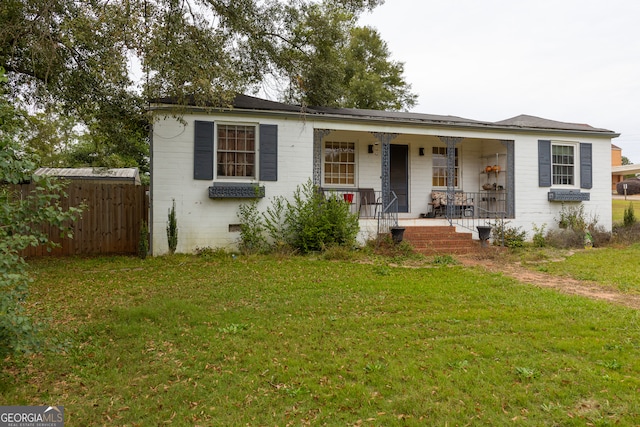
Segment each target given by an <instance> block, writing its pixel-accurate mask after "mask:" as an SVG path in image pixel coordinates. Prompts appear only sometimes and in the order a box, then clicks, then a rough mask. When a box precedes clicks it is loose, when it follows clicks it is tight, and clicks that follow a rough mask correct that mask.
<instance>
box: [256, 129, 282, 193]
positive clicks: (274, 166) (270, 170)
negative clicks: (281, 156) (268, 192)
mask: <svg viewBox="0 0 640 427" xmlns="http://www.w3.org/2000/svg"><path fill="white" fill-rule="evenodd" d="M277 180H278V125H260V181H277Z"/></svg>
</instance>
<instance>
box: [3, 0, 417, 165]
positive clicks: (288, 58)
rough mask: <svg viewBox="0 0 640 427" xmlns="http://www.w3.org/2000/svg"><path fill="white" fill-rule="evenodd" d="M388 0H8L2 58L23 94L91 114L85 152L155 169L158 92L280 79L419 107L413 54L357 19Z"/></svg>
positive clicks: (197, 91)
mask: <svg viewBox="0 0 640 427" xmlns="http://www.w3.org/2000/svg"><path fill="white" fill-rule="evenodd" d="M382 2H383V0H324V1H322V2H318V1H315V0H85V1H70V0H3V1H2V2H0V66H3V67H4V68H5V69H6V70H7V75H8V77H9V79H10V81H9V88H10V90H11V94H12V96H13V100H14V102H16V103H18V102H22V103H25V104H29V105H30V106H36V108H37V109H38V111H39V112H45V111H55V112H56V114H55V115H51V117H54V118H57V120H59V119H60V118H61V117H63V118H65V120H75V121H77V122H78V123H81V124H82V130H83V131H84V132H85V135H84V136H83V137H82V141H83V143H82V144H81V145H80V146H79V147H77V148H75V149H73V150H72V161H73V162H74V163H76V164H77V163H83V162H84V163H87V162H93V163H94V164H96V165H106V166H127V165H129V164H131V165H133V164H136V165H139V166H142V167H143V169H145V167H146V162H147V146H146V137H147V133H148V118H147V115H146V106H147V103H148V100H149V99H153V98H157V97H167V96H168V97H173V98H174V99H176V100H178V101H179V103H182V104H185V103H187V102H195V103H197V104H198V105H208V106H216V105H218V106H220V105H228V103H229V102H230V101H231V99H232V97H233V95H234V94H235V93H237V92H257V91H258V90H260V89H262V88H263V87H264V86H263V84H264V83H265V82H272V81H280V82H285V84H283V85H280V86H279V87H278V92H277V94H276V96H277V97H279V98H281V99H288V100H291V101H295V102H299V103H301V104H316V105H330V106H353V107H363V108H390V109H405V108H408V107H410V106H412V105H413V103H414V102H415V96H414V95H412V94H411V93H410V92H409V86H408V85H407V84H406V82H405V81H404V79H403V77H402V71H403V70H402V64H401V63H397V62H393V61H391V60H389V52H388V50H387V47H386V45H385V44H384V42H383V41H382V40H381V39H380V36H379V34H378V33H377V32H375V31H374V30H372V29H368V28H358V27H357V26H356V23H357V17H358V16H359V14H360V13H362V12H363V11H365V10H371V9H372V8H374V7H376V6H377V5H378V4H381V3H382ZM41 118H42V117H41ZM42 130H43V127H42V126H40V128H39V130H38V132H40V133H39V135H40V136H43V135H44V134H43V133H42ZM30 139H31V140H34V141H42V139H43V138H40V139H38V138H37V137H34V138H30ZM39 150H41V151H44V152H46V150H42V149H41V148H39ZM54 157H55V156H54ZM100 163H101V164H100Z"/></svg>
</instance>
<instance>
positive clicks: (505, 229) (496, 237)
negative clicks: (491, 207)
mask: <svg viewBox="0 0 640 427" xmlns="http://www.w3.org/2000/svg"><path fill="white" fill-rule="evenodd" d="M508 224H509V221H499V220H496V221H495V222H494V223H493V224H491V238H492V239H493V244H494V245H496V246H501V245H504V246H506V247H507V248H521V247H523V246H524V242H525V239H526V238H527V232H526V231H524V230H522V228H521V227H513V226H510V225H508Z"/></svg>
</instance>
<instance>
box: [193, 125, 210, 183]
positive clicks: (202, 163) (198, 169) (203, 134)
mask: <svg viewBox="0 0 640 427" xmlns="http://www.w3.org/2000/svg"><path fill="white" fill-rule="evenodd" d="M194 125H195V131H194V150H193V179H204V180H212V179H213V122H201V121H196V122H195V123H194Z"/></svg>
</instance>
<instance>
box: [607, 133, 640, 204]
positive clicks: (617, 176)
mask: <svg viewBox="0 0 640 427" xmlns="http://www.w3.org/2000/svg"><path fill="white" fill-rule="evenodd" d="M633 175H636V176H637V175H640V164H631V165H623V164H622V148H620V147H618V146H616V145H613V144H611V191H612V192H614V193H617V190H616V187H617V184H618V183H619V182H622V181H624V179H625V177H628V176H633Z"/></svg>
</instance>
